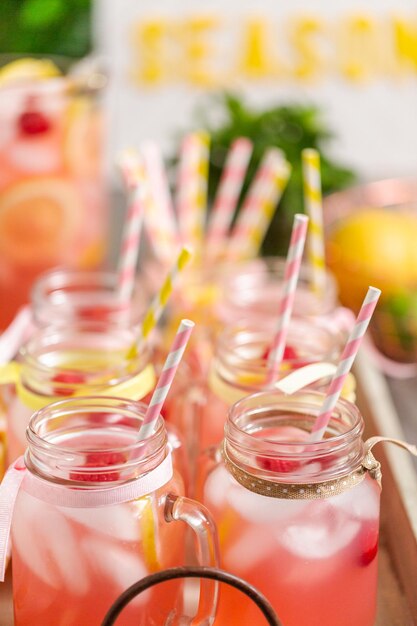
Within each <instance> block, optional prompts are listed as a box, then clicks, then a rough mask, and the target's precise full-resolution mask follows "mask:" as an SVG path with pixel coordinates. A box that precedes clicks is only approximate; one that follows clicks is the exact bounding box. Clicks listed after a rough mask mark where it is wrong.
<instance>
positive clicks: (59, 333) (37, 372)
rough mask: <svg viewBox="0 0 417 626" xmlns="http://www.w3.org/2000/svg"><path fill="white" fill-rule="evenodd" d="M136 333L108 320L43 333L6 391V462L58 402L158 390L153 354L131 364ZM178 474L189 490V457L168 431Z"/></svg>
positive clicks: (145, 352)
mask: <svg viewBox="0 0 417 626" xmlns="http://www.w3.org/2000/svg"><path fill="white" fill-rule="evenodd" d="M136 338H137V331H136V330H135V329H134V328H132V327H130V328H128V327H127V326H125V327H123V326H121V325H120V324H118V323H113V322H111V321H108V320H104V319H103V320H102V321H91V322H88V321H80V320H78V321H77V320H73V321H72V322H71V324H70V325H68V326H64V327H61V326H56V327H49V328H43V329H40V330H38V331H37V332H36V333H35V334H34V335H33V336H32V337H31V338H30V339H29V340H28V341H27V342H26V344H24V346H22V348H21V350H20V354H19V357H18V364H17V366H16V369H15V370H13V374H14V377H15V378H14V380H13V381H11V382H13V383H14V386H13V387H12V388H11V387H10V385H9V386H6V387H5V388H4V389H3V392H4V401H5V405H6V416H7V459H8V462H9V463H11V462H12V461H14V460H15V459H16V458H17V457H18V456H20V455H21V454H23V452H24V450H25V448H26V428H27V425H28V423H29V420H30V418H31V416H32V415H33V413H34V412H35V411H36V410H38V409H40V408H42V407H43V406H45V405H46V404H49V403H51V402H54V401H56V400H59V399H62V398H65V397H71V396H88V395H94V394H100V395H112V396H115V397H122V398H130V399H132V400H140V399H142V400H143V401H144V402H147V401H148V400H149V398H150V396H151V393H152V391H153V389H154V387H155V382H156V378H155V371H154V368H153V365H152V363H151V358H152V355H151V350H150V348H149V346H144V347H143V349H142V351H141V353H140V354H138V355H137V356H136V357H134V358H128V357H127V353H128V351H129V348H130V346H131V345H132V343H133V342H134V341H135V340H136ZM168 436H169V443H170V445H171V447H172V450H173V460H174V465H175V467H176V469H178V470H179V472H180V473H181V475H182V477H183V479H184V481H185V484H186V486H188V482H189V478H188V461H187V456H186V451H185V448H184V445H183V442H182V440H181V437H180V435H179V434H178V432H177V429H176V428H175V425H170V426H169V427H168Z"/></svg>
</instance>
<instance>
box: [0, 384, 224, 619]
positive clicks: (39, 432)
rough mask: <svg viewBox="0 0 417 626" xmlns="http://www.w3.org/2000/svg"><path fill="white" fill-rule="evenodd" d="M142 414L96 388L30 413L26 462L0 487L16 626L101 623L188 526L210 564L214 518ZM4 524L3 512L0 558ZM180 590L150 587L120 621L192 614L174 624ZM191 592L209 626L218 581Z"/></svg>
mask: <svg viewBox="0 0 417 626" xmlns="http://www.w3.org/2000/svg"><path fill="white" fill-rule="evenodd" d="M145 413H146V405H145V404H142V403H137V402H131V401H128V400H121V399H116V398H108V397H100V396H97V397H89V398H79V399H78V398H74V399H70V400H62V401H60V402H57V403H54V404H51V405H49V406H47V407H44V408H43V409H40V410H39V411H38V412H37V413H36V414H35V415H34V416H33V417H32V419H31V421H30V424H29V427H28V430H27V440H28V448H27V451H26V454H25V456H24V459H23V457H21V458H20V459H19V460H18V461H16V462H15V463H14V465H13V466H12V467H11V468H9V470H8V473H7V474H6V476H5V479H4V481H3V484H2V486H1V487H2V490H0V494H1V499H2V503H3V504H4V505H5V509H7V511H8V513H7V516H6V517H8V521H9V523H10V522H11V537H12V564H13V598H14V611H15V626H28V625H29V624H42V625H43V626H64V625H70V624H71V625H75V624H77V625H78V624H80V625H81V624H88V626H99V625H100V624H101V623H102V620H103V619H104V616H105V614H106V612H107V610H108V608H109V606H110V604H111V603H112V602H113V601H114V600H115V599H116V598H117V597H118V596H119V595H120V594H121V593H122V592H123V591H124V590H125V589H126V588H127V587H129V586H130V585H131V584H133V583H135V582H137V581H138V580H140V579H141V578H143V577H144V576H146V575H148V574H150V573H152V572H156V571H159V570H161V569H165V568H167V567H173V566H178V565H182V564H184V559H185V556H184V533H185V524H188V526H190V527H191V528H192V529H193V530H194V531H195V533H196V539H197V553H198V555H199V557H198V559H197V560H199V561H200V565H207V566H216V564H217V558H218V557H217V544H216V534H215V530H214V526H213V523H212V521H211V519H210V517H209V515H208V514H207V511H206V510H205V509H204V507H203V506H201V505H200V504H198V503H196V502H193V501H191V500H188V499H187V498H184V497H183V495H182V493H183V484H182V479H181V477H180V475H179V474H178V473H177V472H176V471H175V470H173V466H172V460H171V451H170V447H169V445H168V437H167V432H166V429H165V426H164V422H163V420H162V419H161V417H159V419H158V421H157V423H156V426H155V428H154V431H153V433H152V434H151V435H150V436H149V437H148V438H146V439H139V429H140V426H141V424H142V421H143V419H144V416H145ZM16 495H17V497H16ZM14 497H16V500H15V506H14V510H12V509H13V506H12V505H11V504H10V502H11V501H12V500H13V498H14ZM5 503H6V504H5ZM177 520H181V521H183V522H185V524H177V523H175V521H177ZM6 532H7V524H5V523H4V516H3V524H2V525H0V538H1V540H2V541H1V545H0V557H1V556H2V555H3V556H4V548H5V546H6V545H7V541H5V537H6V534H5V533H6ZM2 549H3V552H2ZM1 565H3V566H4V562H3V563H1ZM180 591H181V588H180V587H179V586H177V585H175V584H173V585H170V586H169V587H167V588H166V589H165V590H164V593H163V594H161V593H159V594H157V593H156V591H152V590H150V591H149V592H148V593H147V594H143V595H142V596H141V597H139V598H138V599H137V600H136V601H135V602H133V603H132V604H131V605H130V606H129V607H128V608H127V609H126V611H125V613H124V617H123V620H122V621H121V622H120V623H121V624H123V625H124V626H133V625H135V626H138V624H142V625H143V626H149V624H161V625H162V624H176V623H181V624H192V623H194V622H193V621H192V614H191V616H190V619H189V620H188V621H181V622H179V621H178V622H177V621H175V619H176V618H178V616H182V615H183V612H184V611H185V608H184V606H183V602H182V594H181V593H180ZM200 591H201V593H202V596H204V597H200V601H201V603H203V602H204V607H205V609H206V610H207V611H208V617H207V621H205V622H204V623H205V624H207V625H209V624H211V623H213V619H214V618H213V617H210V616H211V615H212V614H214V611H215V600H216V587H215V586H214V585H207V584H206V585H205V586H201V590H200ZM184 619H185V618H184ZM202 623H203V622H202Z"/></svg>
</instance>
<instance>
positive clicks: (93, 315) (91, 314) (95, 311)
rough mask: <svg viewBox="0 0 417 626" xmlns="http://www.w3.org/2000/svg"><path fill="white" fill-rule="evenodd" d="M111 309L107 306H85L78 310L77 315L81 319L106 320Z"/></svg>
mask: <svg viewBox="0 0 417 626" xmlns="http://www.w3.org/2000/svg"><path fill="white" fill-rule="evenodd" d="M111 313H112V309H111V308H110V307H108V306H104V305H102V306H98V305H97V306H86V307H83V308H82V309H80V310H79V313H78V315H79V317H80V318H81V319H82V320H88V321H94V322H106V321H107V320H109V319H110V316H111Z"/></svg>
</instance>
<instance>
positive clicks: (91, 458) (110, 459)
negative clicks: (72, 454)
mask: <svg viewBox="0 0 417 626" xmlns="http://www.w3.org/2000/svg"><path fill="white" fill-rule="evenodd" d="M124 461H125V457H124V456H123V454H121V453H120V452H104V451H103V452H91V453H90V454H87V459H86V464H85V465H84V467H95V468H97V467H108V466H109V465H119V464H121V463H123V462H124ZM119 476H120V474H119V472H104V473H103V472H82V473H81V472H70V479H71V480H77V481H79V482H89V483H105V482H111V481H114V480H118V479H119Z"/></svg>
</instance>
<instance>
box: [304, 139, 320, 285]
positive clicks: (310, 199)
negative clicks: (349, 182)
mask: <svg viewBox="0 0 417 626" xmlns="http://www.w3.org/2000/svg"><path fill="white" fill-rule="evenodd" d="M301 156H302V166H303V186H304V206H305V211H306V213H307V215H308V216H309V218H310V224H309V227H308V231H309V236H308V246H307V247H308V259H309V263H310V267H311V275H312V284H313V289H314V291H316V293H318V294H320V295H322V294H323V293H324V290H325V286H326V263H325V259H326V256H325V250H324V230H323V204H322V198H321V176H320V155H319V153H318V152H317V150H313V149H312V148H307V149H306V150H303V151H302V153H301Z"/></svg>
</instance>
